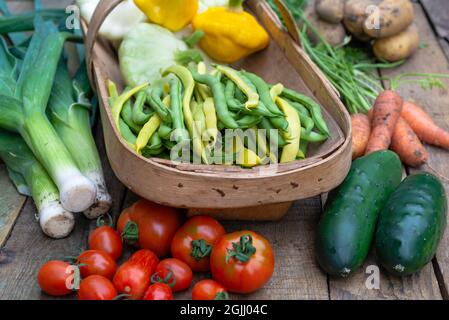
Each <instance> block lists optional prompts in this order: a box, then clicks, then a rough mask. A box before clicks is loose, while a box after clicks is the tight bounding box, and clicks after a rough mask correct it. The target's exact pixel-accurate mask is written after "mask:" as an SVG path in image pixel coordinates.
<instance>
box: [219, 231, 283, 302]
mask: <svg viewBox="0 0 449 320" xmlns="http://www.w3.org/2000/svg"><path fill="white" fill-rule="evenodd" d="M210 269H211V272H212V278H214V279H215V280H216V281H218V282H219V283H221V284H222V285H223V286H224V287H225V288H226V289H227V290H229V291H230V292H235V293H250V292H254V291H256V290H258V289H259V288H261V287H262V286H263V285H264V284H265V283H266V282H267V281H268V280H269V279H270V278H271V275H272V274H273V271H274V255H273V251H272V249H271V246H270V244H269V242H268V241H267V240H266V239H265V238H263V237H262V236H260V235H258V234H257V233H255V232H252V231H238V232H233V233H229V234H226V235H224V236H223V237H221V238H220V240H218V242H217V243H216V244H215V246H214V248H213V249H212V253H211V256H210Z"/></svg>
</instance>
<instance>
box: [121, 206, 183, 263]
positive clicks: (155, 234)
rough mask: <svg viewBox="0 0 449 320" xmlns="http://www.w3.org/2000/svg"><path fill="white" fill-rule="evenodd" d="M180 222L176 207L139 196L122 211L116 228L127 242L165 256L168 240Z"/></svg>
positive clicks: (168, 247) (167, 252)
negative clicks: (139, 198) (139, 197)
mask: <svg viewBox="0 0 449 320" xmlns="http://www.w3.org/2000/svg"><path fill="white" fill-rule="evenodd" d="M181 223H182V215H181V213H180V212H179V211H178V210H176V209H174V208H170V207H166V206H162V205H159V204H156V203H153V202H150V201H147V200H144V199H141V200H139V201H137V202H136V203H134V204H133V205H132V206H131V207H129V208H127V209H125V210H124V211H123V212H122V214H121V215H120V217H119V219H118V222H117V230H118V232H119V233H120V234H121V235H122V238H123V239H124V240H125V241H127V242H128V243H130V244H135V245H136V246H138V247H140V248H143V249H150V250H152V251H153V252H154V253H156V255H157V256H158V257H164V256H166V255H168V254H169V253H170V245H171V241H172V239H173V236H174V235H175V232H176V230H177V229H178V228H179V226H180V225H181Z"/></svg>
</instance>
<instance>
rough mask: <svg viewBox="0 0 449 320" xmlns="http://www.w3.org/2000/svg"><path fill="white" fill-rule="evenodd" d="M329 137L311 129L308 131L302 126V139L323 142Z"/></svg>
mask: <svg viewBox="0 0 449 320" xmlns="http://www.w3.org/2000/svg"><path fill="white" fill-rule="evenodd" d="M327 139H328V136H326V135H324V134H319V133H317V132H314V131H311V132H307V131H306V129H304V128H301V140H304V141H308V142H323V141H325V140H327Z"/></svg>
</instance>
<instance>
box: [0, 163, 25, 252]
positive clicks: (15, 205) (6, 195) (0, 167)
mask: <svg viewBox="0 0 449 320" xmlns="http://www.w3.org/2000/svg"><path fill="white" fill-rule="evenodd" d="M0 186H1V188H2V192H1V193H0V248H1V247H2V246H3V245H4V243H5V242H6V240H7V238H8V236H9V234H10V232H11V230H12V228H13V226H14V223H15V222H16V219H17V217H18V216H19V213H20V209H21V208H22V206H23V204H24V203H25V200H26V198H25V197H24V196H21V195H20V194H19V193H18V192H17V191H16V188H15V187H14V185H13V184H12V182H11V181H10V180H9V177H8V172H7V171H6V167H5V165H4V164H0Z"/></svg>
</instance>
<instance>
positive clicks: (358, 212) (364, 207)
mask: <svg viewBox="0 0 449 320" xmlns="http://www.w3.org/2000/svg"><path fill="white" fill-rule="evenodd" d="M401 178H402V164H401V161H400V160H399V158H398V156H397V155H396V154H395V153H394V152H391V151H388V150H386V151H378V152H374V153H371V154H369V155H367V156H364V157H362V158H359V159H357V160H355V161H354V162H353V163H352V166H351V170H350V171H349V174H348V176H347V177H346V178H345V180H344V181H343V183H342V184H341V185H340V186H339V187H338V188H337V189H335V190H333V191H331V192H330V194H329V198H328V200H327V203H326V206H325V208H324V213H323V216H322V217H321V220H320V222H319V225H318V231H317V239H316V242H315V252H316V257H317V260H318V263H319V264H320V266H321V267H322V268H323V269H324V270H325V271H326V272H327V273H328V274H330V275H339V276H342V277H346V276H348V275H349V274H350V273H352V272H354V271H355V270H356V269H357V268H358V267H360V265H361V264H362V263H363V261H364V260H365V258H366V256H367V254H368V252H369V249H370V246H371V242H372V240H373V238H374V233H375V227H376V222H377V218H378V215H379V212H380V210H381V209H382V207H383V205H384V204H385V202H386V201H387V200H388V198H389V196H390V195H391V194H392V193H393V191H394V190H395V188H396V187H397V186H398V185H399V183H400V182H401Z"/></svg>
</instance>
